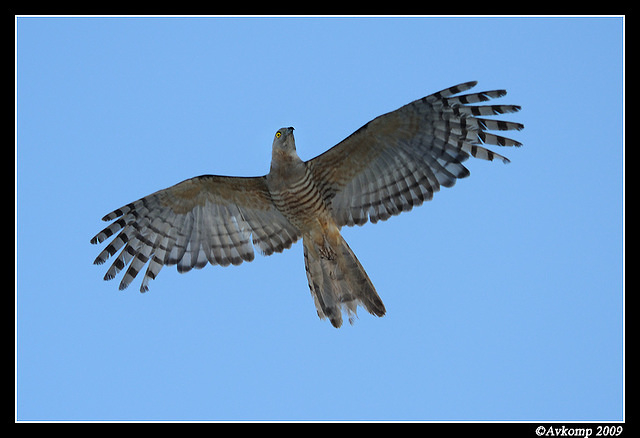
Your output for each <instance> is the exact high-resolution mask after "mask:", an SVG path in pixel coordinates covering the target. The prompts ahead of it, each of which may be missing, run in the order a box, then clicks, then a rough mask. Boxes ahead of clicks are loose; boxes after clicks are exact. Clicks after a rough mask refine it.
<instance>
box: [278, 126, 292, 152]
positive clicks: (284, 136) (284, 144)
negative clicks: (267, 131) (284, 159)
mask: <svg viewBox="0 0 640 438" xmlns="http://www.w3.org/2000/svg"><path fill="white" fill-rule="evenodd" d="M273 154H274V155H276V154H279V155H283V156H288V155H289V156H297V154H296V141H295V139H294V138H293V127H291V126H289V127H288V128H280V129H278V130H277V131H276V134H275V135H274V137H273Z"/></svg>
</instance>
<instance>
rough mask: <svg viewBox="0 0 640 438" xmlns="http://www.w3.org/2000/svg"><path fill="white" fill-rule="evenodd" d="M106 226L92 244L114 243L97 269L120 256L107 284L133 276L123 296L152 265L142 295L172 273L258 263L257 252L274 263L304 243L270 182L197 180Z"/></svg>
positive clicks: (114, 215) (133, 206) (137, 204)
mask: <svg viewBox="0 0 640 438" xmlns="http://www.w3.org/2000/svg"><path fill="white" fill-rule="evenodd" d="M103 220H104V221H113V222H112V223H111V224H109V225H108V226H107V227H105V228H104V229H103V230H102V231H100V232H99V233H98V234H96V236H95V237H93V238H92V239H91V243H94V244H97V243H102V242H104V241H105V240H107V239H109V238H110V237H112V236H115V237H114V238H113V240H112V241H111V242H110V243H109V244H108V245H107V246H106V248H105V249H103V250H102V251H101V252H100V254H99V255H98V257H96V259H95V261H94V263H95V264H102V263H105V262H106V261H107V259H108V258H110V257H111V256H116V257H115V260H114V262H113V263H112V265H111V266H110V267H109V269H108V270H107V273H106V275H105V280H110V279H112V278H114V277H115V276H116V275H117V274H118V272H120V271H121V270H123V269H124V268H127V269H126V272H125V274H124V277H123V278H122V281H121V282H120V289H124V288H126V287H127V286H128V285H129V284H130V283H131V281H132V280H133V279H134V278H135V277H136V276H137V275H138V274H139V273H140V271H141V270H142V269H143V267H144V266H145V265H147V264H148V266H147V269H146V271H145V273H144V276H143V279H142V284H141V287H140V290H141V291H142V292H145V291H147V290H148V289H149V281H150V280H153V279H155V278H156V277H157V275H158V273H159V272H160V270H161V269H162V267H163V266H165V265H177V269H178V271H179V272H187V271H189V270H191V269H193V268H196V269H199V268H202V267H204V266H205V265H206V264H207V263H211V264H218V265H222V266H227V265H229V264H234V265H237V264H240V263H242V262H243V261H252V260H253V259H254V252H253V245H256V246H257V247H258V248H259V249H260V250H261V251H262V252H263V253H264V254H265V255H269V254H272V253H274V252H282V251H283V250H284V249H286V248H289V247H291V245H292V244H293V243H294V242H295V241H296V240H297V239H298V238H299V237H300V236H299V235H298V231H297V230H296V228H295V227H294V226H293V225H291V224H290V223H289V221H288V220H287V219H286V218H285V217H284V216H283V215H282V214H281V213H280V212H279V211H278V210H277V209H276V207H275V206H274V204H273V202H272V201H271V197H270V195H269V190H268V188H267V186H266V180H265V177H254V178H242V177H226V176H216V175H203V176H199V177H195V178H191V179H188V180H186V181H183V182H181V183H179V184H176V185H174V186H172V187H169V188H167V189H164V190H160V191H158V192H155V193H152V194H151V195H149V196H146V197H144V198H141V199H139V200H137V201H134V202H132V203H130V204H127V205H125V206H123V207H120V208H118V209H116V210H114V211H112V212H111V213H109V214H107V215H106V216H104V218H103ZM252 244H253V245H252ZM118 251H120V252H119V253H118ZM116 254H117V255H116ZM127 266H128V267H127Z"/></svg>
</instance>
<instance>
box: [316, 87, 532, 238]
mask: <svg viewBox="0 0 640 438" xmlns="http://www.w3.org/2000/svg"><path fill="white" fill-rule="evenodd" d="M475 85H476V82H475V81H472V82H466V83H464V84H459V85H456V86H454V87H449V88H446V89H444V90H442V91H439V92H437V93H434V94H432V95H429V96H426V97H423V98H422V99H418V100H416V101H413V102H411V103H409V104H407V105H405V106H403V107H401V108H399V109H397V110H395V111H392V112H390V113H387V114H383V115H381V116H379V117H377V118H375V119H373V120H371V121H370V122H369V123H367V124H365V125H364V126H362V127H361V128H360V129H358V130H357V131H356V132H354V133H353V134H351V135H350V136H349V137H347V138H346V139H344V140H343V141H342V142H340V143H338V144H337V145H336V146H334V147H333V148H331V149H329V150H328V151H326V152H325V153H323V154H321V155H319V156H317V157H315V158H313V159H311V160H309V161H307V163H306V164H307V166H308V168H309V169H310V170H311V173H312V174H313V175H314V179H315V181H318V182H319V185H320V189H321V191H322V194H323V197H324V199H325V200H326V201H327V203H328V204H329V205H330V207H331V209H332V212H333V215H334V218H335V219H336V222H337V223H338V225H340V226H342V225H362V224H364V223H366V222H367V221H368V220H369V221H371V222H374V223H375V222H377V221H378V220H386V219H387V218H389V217H390V216H393V215H396V214H399V213H400V212H403V211H408V210H411V209H412V208H413V207H414V206H418V205H420V204H422V203H423V202H424V201H428V200H430V199H432V197H433V194H434V193H435V192H437V191H439V190H440V187H441V186H444V187H451V186H453V185H454V184H455V182H456V180H457V179H460V178H464V177H466V176H468V175H469V171H468V169H467V168H466V167H465V166H464V165H463V164H462V163H463V162H464V161H465V160H467V159H468V158H469V157H470V156H472V157H474V158H479V159H484V160H489V161H492V160H494V159H500V160H502V161H503V162H505V163H508V162H509V160H508V159H507V158H506V157H504V156H502V155H500V154H498V153H496V152H493V151H491V150H489V149H487V148H485V147H484V145H497V146H521V143H519V142H517V141H515V140H512V139H509V138H506V137H503V136H500V135H496V134H492V133H489V132H487V130H495V131H510V130H520V129H522V128H523V127H524V126H523V125H522V124H520V123H515V122H505V121H500V120H493V119H486V118H484V117H477V116H493V115H496V114H504V113H512V112H516V111H519V110H520V107H519V106H517V105H469V104H474V103H480V102H485V101H487V100H489V99H492V98H498V97H502V96H504V95H505V94H506V91H505V90H492V91H483V92H479V93H471V94H464V95H459V94H458V93H461V92H463V91H466V90H469V89H470V88H472V87H474V86H475Z"/></svg>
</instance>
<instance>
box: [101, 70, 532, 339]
mask: <svg viewBox="0 0 640 438" xmlns="http://www.w3.org/2000/svg"><path fill="white" fill-rule="evenodd" d="M474 85H475V82H469V83H465V84H460V85H458V86H455V87H451V88H448V89H445V90H442V91H441V92H439V93H435V94H432V95H430V96H427V97H424V98H422V99H419V100H417V101H414V102H411V103H410V104H408V105H405V106H403V107H402V108H399V109H398V110H396V111H393V112H390V113H387V114H384V115H382V116H380V117H377V118H376V119H374V120H372V121H371V122H369V123H367V124H366V125H364V126H363V127H362V128H360V129H358V130H357V131H356V132H354V133H353V134H352V135H351V136H349V137H347V138H346V139H345V140H343V141H342V142H340V143H339V144H338V145H336V146H335V147H333V148H331V149H329V150H328V151H327V152H325V153H324V154H322V155H320V156H318V157H316V158H314V159H312V160H309V161H303V160H301V159H300V158H299V156H298V154H297V152H296V146H295V140H294V136H293V128H282V129H279V130H278V131H277V132H276V134H275V137H274V141H273V146H272V159H271V168H270V171H269V173H268V174H267V175H265V176H262V177H250V178H241V177H225V176H216V175H203V176H200V177H196V178H191V179H189V180H186V181H183V182H181V183H179V184H176V185H175V186H172V187H169V188H167V189H165V190H160V191H158V192H156V193H153V194H151V195H149V196H146V197H144V198H142V199H140V200H138V201H135V202H132V203H131V204H128V205H126V206H124V207H122V208H120V209H117V210H115V211H114V212H112V213H110V214H108V215H107V216H105V217H104V218H103V219H104V220H108V221H110V220H115V221H114V222H113V223H111V224H110V225H109V226H107V227H106V228H105V229H104V230H102V231H101V232H100V233H98V234H97V235H96V236H95V237H94V238H93V239H92V241H91V242H92V243H98V242H102V241H104V240H105V239H107V238H109V237H110V236H112V235H114V234H116V233H117V234H116V237H115V238H114V240H113V241H112V242H111V243H110V244H109V245H108V246H107V247H106V248H105V249H104V250H103V251H102V252H101V253H100V255H99V256H98V257H97V258H96V260H95V262H94V263H96V264H101V263H104V262H105V261H106V260H107V258H108V257H110V256H112V255H115V254H116V253H117V252H118V251H120V250H122V251H120V253H119V254H118V256H117V258H116V260H115V261H114V263H113V264H112V266H111V268H109V270H108V271H107V274H106V275H105V279H106V280H109V279H112V278H113V277H114V276H115V275H116V274H117V272H118V271H120V270H121V269H124V267H126V266H127V265H129V267H128V269H127V271H126V273H125V275H124V278H123V280H122V282H121V283H120V288H121V289H124V288H125V287H127V286H128V284H129V283H130V282H131V280H133V278H135V277H136V275H137V274H138V273H139V272H140V270H141V269H142V268H143V267H144V266H145V265H146V264H147V263H148V266H147V270H146V272H145V275H144V277H143V280H142V285H141V288H140V290H141V291H143V292H144V291H146V290H148V282H149V280H151V279H154V278H156V276H157V274H158V272H159V271H160V269H161V268H162V266H164V265H173V264H176V265H177V267H178V271H180V272H186V271H188V270H190V269H192V268H202V267H204V266H205V265H206V264H207V263H211V264H220V265H223V266H226V265H229V264H239V263H242V262H243V261H251V260H253V258H254V253H253V247H252V244H253V245H256V246H257V247H258V248H260V250H261V251H262V253H263V254H265V255H270V254H272V253H274V252H281V251H283V250H284V249H286V248H289V247H290V246H291V245H292V244H293V243H294V242H296V241H297V240H298V239H300V238H302V240H303V248H304V258H305V269H306V273H307V279H308V282H309V288H310V290H311V293H312V295H313V297H314V301H315V304H316V310H317V312H318V315H319V316H320V317H321V318H325V317H327V318H329V320H330V321H331V323H332V324H333V325H334V326H335V327H340V325H341V324H342V312H343V311H346V312H347V314H348V316H349V320H350V321H351V322H353V317H354V316H355V312H356V308H357V306H358V305H361V306H363V307H364V308H365V309H366V310H367V311H368V312H369V313H372V314H374V315H376V316H383V315H384V314H385V307H384V304H383V303H382V300H381V299H380V297H379V296H378V293H377V292H376V289H375V287H374V286H373V284H372V282H371V280H370V279H369V277H368V275H367V273H366V272H365V270H364V269H363V267H362V265H361V264H360V262H359V261H358V259H357V258H356V256H355V255H354V253H353V251H352V250H351V248H349V246H348V245H347V243H346V242H345V240H344V239H343V237H342V235H341V234H340V229H341V227H342V226H344V225H355V224H357V225H362V224H364V223H366V222H367V221H371V222H373V223H375V222H377V221H378V220H386V219H388V218H389V217H390V216H392V215H396V214H399V213H400V212H402V211H408V210H411V208H413V207H414V206H417V205H420V204H422V203H423V202H424V201H427V200H429V199H431V198H432V196H433V193H434V192H436V191H438V190H439V188H440V186H445V187H450V186H452V185H453V184H454V183H455V181H456V179H458V178H464V177H466V176H468V174H469V171H468V170H467V169H466V168H465V167H464V166H463V165H462V164H461V163H462V162H463V161H465V160H466V159H467V158H468V157H469V156H470V155H471V156H474V157H477V158H482V159H487V160H493V159H495V158H498V159H502V160H503V161H504V162H508V160H507V159H506V158H505V157H503V156H501V155H499V154H496V153H495V152H492V151H490V150H488V149H486V148H484V147H483V146H481V144H484V143H489V144H496V145H500V146H519V145H520V143H518V142H516V141H514V140H510V139H508V138H505V137H500V136H497V135H494V134H490V133H487V132H485V129H496V130H511V129H518V130H519V129H522V127H523V126H522V125H521V124H519V123H513V122H503V121H495V120H488V119H482V118H478V117H476V116H478V115H494V114H501V113H505V112H513V111H517V110H519V107H517V106H514V105H485V106H466V104H469V103H476V102H482V101H485V100H488V99H489V98H491V97H501V96H503V95H504V94H505V92H504V91H503V90H496V91H488V92H482V93H475V94H468V95H462V96H457V97H451V96H453V95H454V94H456V93H458V92H460V91H464V90H466V89H469V88H471V87H472V86H474Z"/></svg>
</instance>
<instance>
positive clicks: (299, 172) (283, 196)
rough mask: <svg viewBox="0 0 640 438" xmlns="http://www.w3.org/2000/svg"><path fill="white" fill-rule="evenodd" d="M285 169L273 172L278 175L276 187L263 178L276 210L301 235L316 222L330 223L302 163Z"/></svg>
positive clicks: (324, 205) (331, 220)
mask: <svg viewBox="0 0 640 438" xmlns="http://www.w3.org/2000/svg"><path fill="white" fill-rule="evenodd" d="M286 167H287V166H283V167H282V168H279V169H277V170H276V173H278V174H279V175H280V176H279V177H278V178H277V181H278V183H277V184H269V179H270V178H269V177H267V183H268V184H269V189H270V192H271V198H272V200H273V202H274V204H275V205H276V207H277V208H278V210H280V212H281V213H282V214H283V215H284V216H285V217H286V218H287V219H288V220H289V221H290V222H291V224H292V225H294V226H295V227H296V228H298V229H299V230H300V231H301V232H302V233H303V234H306V233H307V232H308V231H309V230H311V229H315V228H317V227H318V222H319V221H320V222H321V223H326V222H327V220H328V221H330V222H333V219H331V214H330V212H329V210H328V208H327V205H326V204H325V202H324V199H323V197H322V193H321V192H320V190H319V188H318V186H317V185H316V184H315V182H314V180H313V176H312V175H311V173H310V172H309V170H308V169H307V167H306V166H305V165H304V163H302V162H300V163H299V165H298V163H296V164H293V165H292V166H291V167H290V168H289V169H287V168H286ZM272 172H273V169H272ZM270 175H271V174H270Z"/></svg>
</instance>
